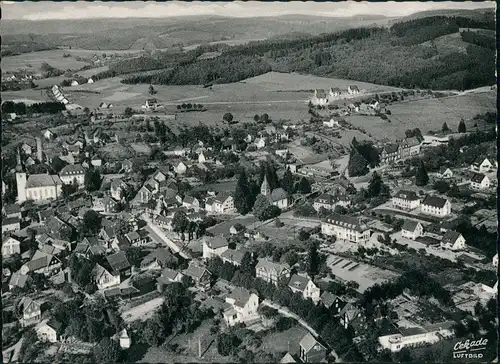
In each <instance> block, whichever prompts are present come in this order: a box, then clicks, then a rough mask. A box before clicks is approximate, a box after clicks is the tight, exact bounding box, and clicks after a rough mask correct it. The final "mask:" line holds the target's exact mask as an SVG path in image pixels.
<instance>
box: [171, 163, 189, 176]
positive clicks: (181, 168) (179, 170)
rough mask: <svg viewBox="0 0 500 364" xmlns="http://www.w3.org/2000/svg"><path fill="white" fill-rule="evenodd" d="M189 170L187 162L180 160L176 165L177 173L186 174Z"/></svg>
mask: <svg viewBox="0 0 500 364" xmlns="http://www.w3.org/2000/svg"><path fill="white" fill-rule="evenodd" d="M187 170H188V166H187V164H186V163H184V162H182V161H180V162H179V163H178V164H177V166H175V167H174V172H175V173H177V174H184V173H186V171H187Z"/></svg>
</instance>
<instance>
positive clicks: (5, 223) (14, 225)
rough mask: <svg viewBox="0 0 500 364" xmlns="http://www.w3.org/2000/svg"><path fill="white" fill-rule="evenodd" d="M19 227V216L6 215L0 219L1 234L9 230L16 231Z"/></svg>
mask: <svg viewBox="0 0 500 364" xmlns="http://www.w3.org/2000/svg"><path fill="white" fill-rule="evenodd" d="M20 229H21V220H20V219H19V217H7V218H3V219H2V234H5V233H8V232H9V231H18V230H20Z"/></svg>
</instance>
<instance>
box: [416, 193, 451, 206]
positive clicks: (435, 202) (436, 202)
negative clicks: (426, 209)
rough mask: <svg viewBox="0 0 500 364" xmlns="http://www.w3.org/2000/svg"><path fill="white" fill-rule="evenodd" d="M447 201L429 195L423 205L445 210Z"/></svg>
mask: <svg viewBox="0 0 500 364" xmlns="http://www.w3.org/2000/svg"><path fill="white" fill-rule="evenodd" d="M447 201H448V200H447V199H445V198H441V197H438V196H431V195H427V196H425V198H424V200H423V201H422V205H426V206H432V207H438V208H443V207H444V205H445V204H446V202H447Z"/></svg>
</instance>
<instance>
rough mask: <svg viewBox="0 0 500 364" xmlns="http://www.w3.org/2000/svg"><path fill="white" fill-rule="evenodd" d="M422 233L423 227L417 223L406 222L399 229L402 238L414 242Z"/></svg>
mask: <svg viewBox="0 0 500 364" xmlns="http://www.w3.org/2000/svg"><path fill="white" fill-rule="evenodd" d="M423 233H424V227H423V226H422V224H421V223H420V222H418V221H413V220H406V221H405V222H404V224H403V227H402V228H401V236H402V237H403V238H407V239H411V240H415V239H416V238H418V237H419V236H422V235H423Z"/></svg>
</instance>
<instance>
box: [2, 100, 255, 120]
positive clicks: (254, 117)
mask: <svg viewBox="0 0 500 364" xmlns="http://www.w3.org/2000/svg"><path fill="white" fill-rule="evenodd" d="M6 102H7V101H6ZM253 121H255V122H256V123H258V122H259V121H260V116H259V115H258V114H255V115H254V116H253Z"/></svg>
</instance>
